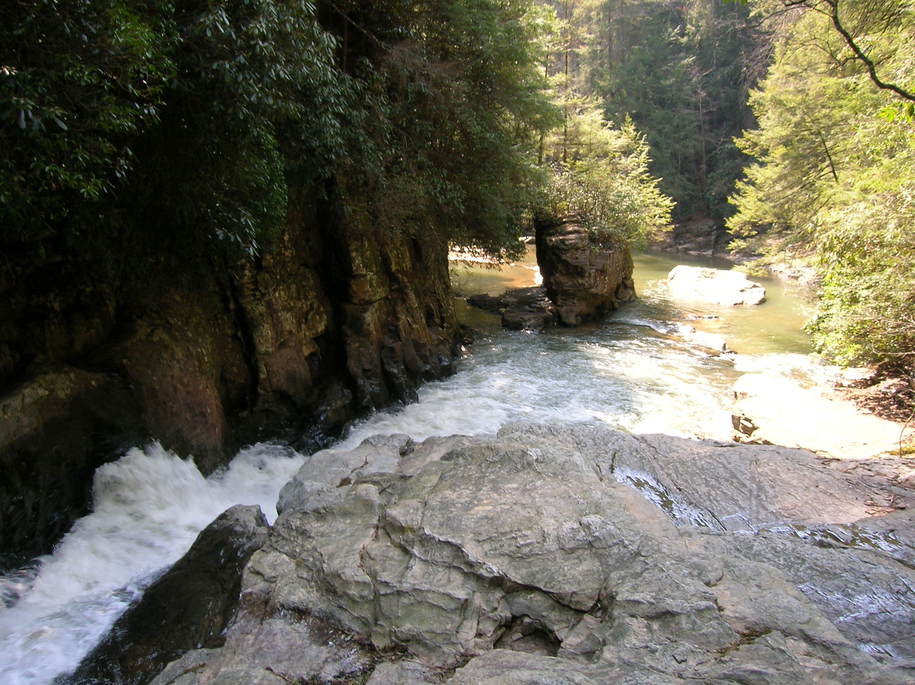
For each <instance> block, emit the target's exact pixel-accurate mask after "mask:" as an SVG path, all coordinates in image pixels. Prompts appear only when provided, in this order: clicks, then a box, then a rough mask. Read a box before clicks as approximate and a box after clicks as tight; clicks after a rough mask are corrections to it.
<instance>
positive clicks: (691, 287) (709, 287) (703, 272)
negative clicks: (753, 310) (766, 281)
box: [667, 264, 766, 305]
mask: <svg viewBox="0 0 915 685" xmlns="http://www.w3.org/2000/svg"><path fill="white" fill-rule="evenodd" d="M667 285H668V287H669V289H670V293H671V295H672V296H673V297H675V298H680V299H685V300H697V301H700V302H707V303H710V304H722V305H743V304H761V303H763V302H765V300H766V289H765V288H763V287H762V286H761V285H759V283H754V282H753V281H751V280H750V279H749V278H747V275H746V274H745V273H743V272H741V271H725V270H724V269H709V268H706V267H699V266H687V265H685V264H680V265H678V266H675V267H674V268H673V269H671V271H670V273H669V274H668V275H667Z"/></svg>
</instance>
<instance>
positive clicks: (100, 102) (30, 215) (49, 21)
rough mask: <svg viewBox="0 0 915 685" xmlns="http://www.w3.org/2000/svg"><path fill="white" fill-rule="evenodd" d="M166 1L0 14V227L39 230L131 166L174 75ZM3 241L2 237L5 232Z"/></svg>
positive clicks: (6, 9) (31, 7)
mask: <svg viewBox="0 0 915 685" xmlns="http://www.w3.org/2000/svg"><path fill="white" fill-rule="evenodd" d="M172 10H173V8H172V6H171V3H170V2H168V1H166V0H160V1H153V2H140V1H139V0H98V1H97V2H91V3H90V2H85V1H80V0H36V1H35V2H19V1H15V2H9V3H4V6H3V8H2V9H0V25H2V26H3V29H2V32H0V150H2V154H0V224H2V225H3V227H4V231H6V232H11V233H12V232H15V233H17V234H33V233H42V232H46V231H47V230H48V223H49V222H53V221H55V220H65V219H67V218H68V217H70V216H72V215H73V214H74V213H75V207H79V206H81V205H84V204H86V203H94V202H97V201H99V200H100V199H102V198H103V197H104V196H106V195H107V194H109V193H110V192H111V190H112V189H113V188H114V187H115V185H116V184H117V183H119V182H120V181H122V180H123V179H124V178H125V177H126V176H127V174H128V173H129V172H130V170H131V169H132V167H133V166H134V163H135V159H134V154H133V148H132V142H133V141H134V140H135V138H136V137H137V135H139V134H141V133H142V132H143V131H145V130H147V129H148V128H149V127H150V126H152V125H154V124H155V123H156V121H157V120H158V118H159V115H160V111H161V108H162V105H163V102H164V100H163V94H164V90H165V87H166V84H167V83H168V82H169V81H170V80H171V79H172V78H173V77H174V73H175V65H174V62H173V60H172V57H171V50H172V48H173V47H174V45H175V43H176V41H177V31H176V26H175V24H174V22H173V21H172ZM8 235H9V233H8Z"/></svg>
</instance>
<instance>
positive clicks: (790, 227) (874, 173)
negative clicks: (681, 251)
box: [729, 0, 915, 364]
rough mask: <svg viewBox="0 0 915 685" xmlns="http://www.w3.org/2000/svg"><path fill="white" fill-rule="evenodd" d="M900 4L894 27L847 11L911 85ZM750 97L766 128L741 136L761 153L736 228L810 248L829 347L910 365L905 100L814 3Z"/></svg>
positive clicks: (913, 182)
mask: <svg viewBox="0 0 915 685" xmlns="http://www.w3.org/2000/svg"><path fill="white" fill-rule="evenodd" d="M880 4H881V3H878V2H871V3H865V5H869V6H870V7H872V8H875V7H878V6H879V5H880ZM902 5H905V8H907V13H906V14H904V15H902V18H903V19H904V20H902V21H898V22H896V23H895V24H893V25H889V24H887V23H886V22H885V21H884V20H883V19H882V18H881V17H882V15H880V14H878V15H876V16H875V17H874V22H873V24H869V23H868V19H869V17H868V15H867V14H861V13H853V12H849V13H848V14H847V15H843V16H845V17H847V19H848V21H849V26H853V27H854V34H855V38H856V40H857V41H859V42H860V43H861V44H866V45H868V46H870V47H869V54H870V55H871V56H872V57H873V58H874V59H875V60H876V61H877V63H878V64H879V68H880V72H881V73H882V74H884V75H888V76H891V77H892V78H893V79H894V80H895V81H896V82H899V83H904V84H905V83H911V82H913V79H915V57H913V55H912V53H911V50H910V47H911V45H912V44H913V40H915V11H913V9H915V7H913V3H912V2H910V0H906V1H905V2H904V3H902ZM902 5H900V4H899V3H893V8H894V9H898V8H900V7H901V6H902ZM843 7H845V5H844V3H843ZM861 7H864V5H861V6H859V9H861ZM751 104H752V106H753V108H754V110H755V112H756V114H757V117H758V118H759V122H760V128H759V130H757V131H749V132H747V133H746V134H744V136H743V138H742V139H741V141H740V146H741V148H742V149H744V150H745V151H746V152H747V153H748V154H751V155H752V156H754V157H755V158H756V159H757V160H758V161H757V163H756V164H754V165H753V166H752V167H751V168H750V169H749V170H748V173H747V180H746V181H745V182H744V183H742V184H740V185H739V187H738V189H737V192H736V193H735V195H734V198H733V202H734V203H735V205H736V206H737V208H738V212H737V214H736V215H735V216H734V217H732V219H731V220H730V222H729V228H730V229H731V231H732V232H733V233H734V234H735V235H737V236H740V237H741V238H742V245H743V246H749V247H752V248H755V249H757V250H761V251H766V250H767V246H768V249H769V251H770V252H772V251H775V252H776V253H777V254H783V253H784V252H785V250H793V251H794V252H798V251H803V252H805V253H806V254H808V255H809V258H810V259H811V260H812V261H813V263H814V264H815V265H816V266H817V268H818V270H819V274H820V276H821V279H822V287H821V289H820V298H819V302H820V306H819V312H818V314H817V316H816V318H815V319H814V320H813V321H812V322H811V324H810V330H811V332H812V333H813V335H814V340H815V342H816V344H817V345H818V347H819V349H820V350H821V351H823V352H824V353H826V354H827V355H829V356H830V357H833V358H835V359H838V360H840V361H842V362H846V363H852V362H866V361H880V360H885V359H889V358H898V357H900V356H901V357H903V358H904V359H908V363H910V364H911V363H912V362H913V361H915V270H913V268H912V264H915V239H913V235H915V136H913V133H912V128H911V124H910V123H908V122H907V121H906V119H905V116H902V117H899V116H895V115H894V116H887V114H886V113H887V111H888V110H892V111H894V112H896V111H899V108H900V107H901V108H902V111H903V112H904V110H905V104H900V101H899V99H898V97H897V95H896V94H894V93H893V92H892V91H890V90H888V89H885V88H879V87H878V86H877V85H876V84H875V83H874V81H873V79H872V78H871V75H870V73H869V70H868V69H867V67H866V65H865V64H864V63H862V62H861V61H860V60H857V59H855V58H854V55H853V53H852V52H851V51H850V48H849V47H848V45H847V43H846V41H845V39H844V38H843V37H842V36H841V35H840V34H839V33H838V32H836V31H835V29H834V26H833V25H832V22H831V20H830V18H829V16H828V15H824V14H823V13H820V12H816V11H806V12H801V13H799V14H797V15H796V16H795V17H793V21H792V22H791V23H788V24H786V25H785V26H784V28H783V29H782V39H781V42H780V43H779V46H778V49H777V52H776V59H775V63H774V64H773V66H772V68H771V70H770V72H769V75H768V76H767V77H766V79H765V81H764V82H763V83H762V85H761V87H760V89H759V90H758V91H756V92H754V93H753V95H752V98H751ZM772 246H774V247H772Z"/></svg>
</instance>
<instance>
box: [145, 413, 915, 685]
mask: <svg viewBox="0 0 915 685" xmlns="http://www.w3.org/2000/svg"><path fill="white" fill-rule="evenodd" d="M913 503H915V498H913V497H912V493H911V491H905V490H901V489H898V488H893V487H892V486H887V485H885V484H884V486H882V487H877V486H875V484H873V483H870V482H866V481H862V480H856V479H854V478H849V477H848V474H847V473H839V472H836V471H834V470H832V469H831V468H830V467H829V465H828V464H824V463H823V462H821V461H820V460H819V459H817V458H816V457H815V456H814V455H812V454H810V453H807V452H803V451H799V450H790V449H785V448H778V447H767V446H746V445H736V444H733V443H715V442H709V441H690V440H685V439H679V438H671V437H667V436H660V435H650V436H641V437H638V436H632V435H628V434H625V433H621V432H617V431H613V430H610V429H608V428H606V427H604V426H602V425H599V424H573V425H548V426H537V425H525V424H517V425H510V426H507V427H505V428H503V429H502V430H501V431H500V432H499V434H498V436H495V437H488V438H486V437H473V438H471V437H451V438H432V439H429V440H427V441H425V442H423V443H420V444H415V443H413V442H412V441H411V440H410V439H409V438H408V437H406V436H389V437H379V438H373V439H370V440H368V441H366V442H365V443H363V444H362V445H361V446H360V447H358V448H357V449H355V450H352V451H340V450H327V451H324V452H319V453H317V454H316V455H314V457H313V458H312V459H311V460H310V461H309V462H308V463H306V464H305V465H304V466H303V467H302V469H301V470H300V471H299V473H298V474H297V476H296V477H295V478H294V479H293V481H291V482H290V483H289V484H288V485H287V486H286V487H285V488H284V490H283V492H282V494H281V497H280V503H279V504H280V509H281V514H280V517H279V519H278V520H277V522H276V524H275V527H274V529H273V530H272V532H271V534H270V537H269V539H268V541H267V543H266V544H265V545H264V546H263V547H262V548H261V549H260V550H259V551H257V552H256V553H255V554H254V555H253V556H252V558H251V561H250V562H249V564H248V566H247V568H246V570H245V574H244V579H243V582H242V602H241V606H240V609H239V612H238V614H237V616H236V619H235V621H234V622H233V624H232V625H231V626H230V627H229V629H228V631H227V636H226V644H225V646H224V647H222V648H218V649H198V650H194V651H191V652H188V653H187V654H185V655H184V656H182V657H181V658H180V659H178V660H176V661H175V662H173V663H172V664H170V665H169V666H168V667H167V668H166V669H165V670H164V671H163V672H162V673H161V674H160V675H159V676H158V677H157V678H156V679H155V680H154V683H156V685H167V684H174V685H191V684H196V683H201V684H202V683H206V682H220V683H265V684H266V683H271V684H272V683H276V684H277V685H279V684H280V683H283V682H321V683H330V682H343V681H347V680H359V681H360V682H361V681H366V679H367V682H368V683H371V684H372V685H383V684H386V683H433V682H435V683H440V682H448V683H455V684H457V683H474V684H475V685H479V684H481V683H492V684H496V683H513V684H515V683H531V684H533V683H544V682H551V683H554V682H555V683H575V684H582V683H608V682H613V683H631V684H633V685H634V684H636V683H638V684H640V685H641V684H646V683H647V684H653V683H656V684H659V685H660V684H665V685H667V684H670V683H687V682H707V683H722V684H723V683H749V682H752V683H772V684H773V685H774V684H783V683H810V684H813V683H818V684H823V683H833V684H835V685H839V684H840V683H851V682H856V683H857V682H860V683H865V682H866V683H871V684H880V683H885V684H887V685H890V684H898V683H902V682H907V681H909V680H910V679H911V677H912V675H913V672H915V661H913V660H915V650H913V647H912V646H913V644H915V642H913V641H912V625H913V618H915V615H913V608H912V604H911V598H912V592H913V588H915V571H913V562H915V559H913V552H915V547H913V543H915V539H913V537H912V532H911V531H912V530H913V528H912V525H911V524H912V519H913V514H912V513H911V509H910V508H909V509H905V510H900V511H897V512H896V513H891V514H890V515H888V516H884V517H872V516H871V514H872V513H874V512H875V510H880V511H881V512H891V511H895V510H894V509H893V507H905V506H908V507H910V506H911V505H912V504H913Z"/></svg>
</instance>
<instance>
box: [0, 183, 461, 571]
mask: <svg viewBox="0 0 915 685" xmlns="http://www.w3.org/2000/svg"><path fill="white" fill-rule="evenodd" d="M338 194H339V193H337V192H336V191H334V190H331V191H329V192H328V193H326V194H325V195H326V199H325V200H322V201H317V200H305V199H301V198H300V199H299V200H298V201H297V202H296V203H295V208H294V210H293V211H291V212H290V215H289V217H288V220H287V224H286V226H285V228H284V229H283V231H282V233H281V235H279V236H277V237H276V238H275V240H274V241H273V242H272V243H271V244H269V245H265V246H264V249H263V250H262V252H261V254H260V255H259V256H257V258H256V259H241V260H239V261H237V262H232V261H227V260H225V259H220V258H218V257H217V256H215V255H214V254H211V253H207V252H205V251H204V252H201V251H200V250H201V249H203V248H201V247H200V246H199V245H194V244H187V245H185V244H183V243H181V240H180V239H179V238H175V239H174V240H175V241H177V243H178V244H172V243H171V242H168V241H167V240H166V239H165V237H163V241H162V242H161V243H157V244H147V243H145V242H138V243H130V242H129V237H127V236H124V235H119V234H118V233H117V232H116V231H115V232H112V233H111V234H110V235H109V234H105V233H104V232H101V231H100V236H99V240H97V241H95V243H93V244H92V245H91V246H86V245H83V246H79V245H76V246H74V245H70V246H52V245H49V244H44V243H42V241H36V242H22V241H18V242H17V241H16V240H13V239H4V240H5V242H4V244H3V250H4V254H5V260H6V261H5V264H6V268H5V269H4V270H3V271H2V272H0V321H2V324H0V470H2V473H3V477H2V479H0V549H2V550H3V553H2V557H0V569H4V568H15V567H16V566H17V565H18V564H20V563H22V562H23V561H24V560H25V559H28V558H30V557H33V556H35V555H37V554H43V553H46V552H48V551H50V549H51V547H52V545H53V544H54V543H55V542H56V541H57V540H59V539H60V537H61V536H62V535H63V534H64V533H65V532H66V531H67V530H68V529H69V527H70V525H71V524H72V523H73V521H74V520H75V519H76V518H78V517H79V516H81V515H83V514H85V513H86V512H87V511H88V510H89V506H90V498H91V487H92V474H93V472H94V471H95V469H96V468H97V467H98V466H100V465H101V464H104V463H106V462H110V461H112V460H114V459H117V458H119V457H120V456H121V455H122V454H124V452H125V451H126V450H127V448H128V447H130V446H131V445H136V444H142V443H143V442H146V441H149V440H151V439H155V440H158V441H160V442H161V443H162V444H163V445H165V446H166V447H168V448H170V449H173V450H175V451H177V452H179V453H181V454H183V455H193V457H194V459H195V462H196V463H197V465H198V466H199V467H200V468H201V470H202V471H204V472H205V473H206V472H211V471H213V470H214V469H216V468H217V467H219V466H222V465H224V464H225V463H226V462H227V461H228V460H229V458H230V457H231V455H233V454H234V453H235V452H236V451H237V449H238V448H239V447H240V446H241V445H244V444H249V443H251V442H254V441H257V440H260V439H264V438H265V437H271V438H276V437H285V438H288V439H290V440H292V441H294V442H297V444H300V445H302V446H306V447H308V448H310V449H314V448H316V447H320V446H321V445H322V444H326V442H327V440H329V439H331V438H332V437H333V436H334V435H336V434H338V433H339V431H340V430H341V429H342V427H343V426H344V425H346V423H347V422H348V421H350V420H351V419H353V418H354V417H356V416H359V415H362V414H364V413H366V412H368V411H371V410H372V409H375V408H378V407H382V406H386V405H388V404H391V403H393V402H398V401H410V400H411V399H412V398H414V397H415V390H416V387H417V386H418V385H419V384H420V383H422V382H423V381H426V380H430V379H433V378H438V377H441V376H442V375H445V374H448V373H449V372H450V370H451V362H452V359H453V357H454V353H455V351H456V348H457V345H458V331H457V324H456V322H455V319H454V311H453V307H452V303H451V294H450V290H449V285H448V275H447V258H446V249H445V246H444V245H443V244H442V243H441V241H439V240H437V239H434V238H428V237H427V238H424V237H422V236H409V235H402V234H401V235H397V236H390V235H387V234H386V235H384V236H382V235H380V233H379V230H378V228H377V227H376V226H375V225H374V224H373V223H372V221H371V220H370V218H369V209H368V208H365V209H364V211H356V208H355V207H350V211H349V212H347V213H346V215H345V216H344V213H343V212H342V210H341V209H340V202H341V200H339V198H338V197H337V196H338ZM335 198H336V199H335ZM167 235H168V234H167V233H166V234H165V236H167ZM102 238H104V240H102ZM125 241H126V242H125ZM45 242H47V241H45ZM111 254H118V255H119V257H118V259H116V260H115V259H112V258H110V255H111Z"/></svg>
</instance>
